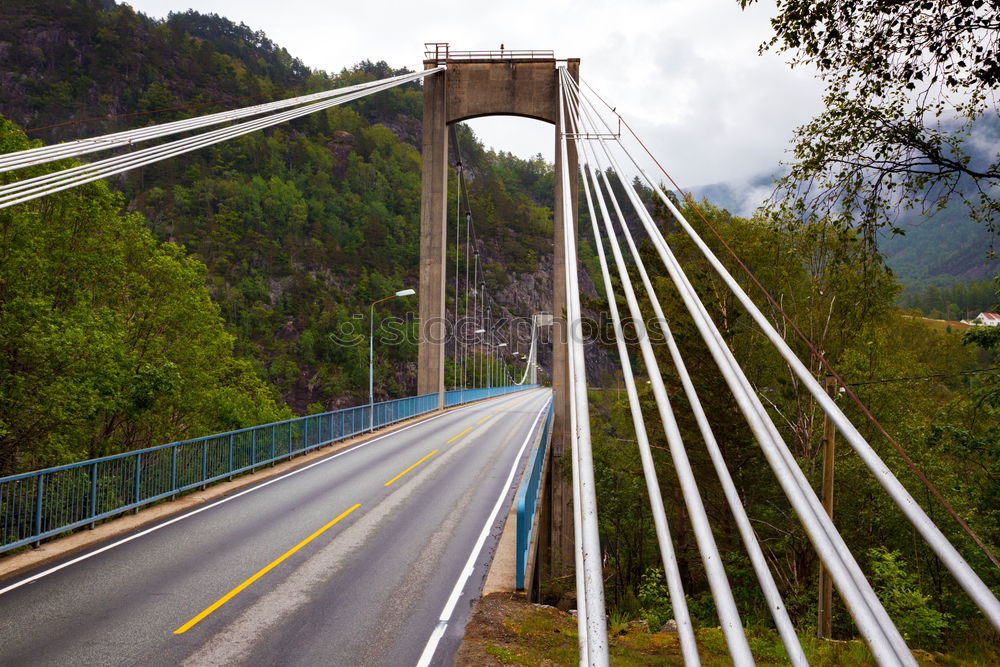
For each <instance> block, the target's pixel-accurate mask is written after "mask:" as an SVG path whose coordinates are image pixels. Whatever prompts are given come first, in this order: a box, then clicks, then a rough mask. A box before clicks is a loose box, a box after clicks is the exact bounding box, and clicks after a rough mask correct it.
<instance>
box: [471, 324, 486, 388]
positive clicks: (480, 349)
mask: <svg viewBox="0 0 1000 667" xmlns="http://www.w3.org/2000/svg"><path fill="white" fill-rule="evenodd" d="M474 333H475V334H476V335H477V336H478V335H480V334H484V333H486V329H476V330H475V332H474ZM482 357H483V346H482V345H480V346H479V358H480V361H482ZM473 361H475V360H473ZM476 367H477V368H478V369H479V382H480V383H482V381H483V366H482V364H481V363H480V364H476Z"/></svg>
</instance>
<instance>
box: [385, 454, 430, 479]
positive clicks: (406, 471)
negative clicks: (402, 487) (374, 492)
mask: <svg viewBox="0 0 1000 667" xmlns="http://www.w3.org/2000/svg"><path fill="white" fill-rule="evenodd" d="M437 453H438V450H436V449H435V450H434V451H433V452H431V453H430V454H428V455H427V456H425V457H424V458H422V459H420V460H419V461H417V462H416V463H414V464H413V465H411V466H410V467H409V468H407V469H406V470H404V471H403V472H401V473H399V474H398V475H396V476H395V477H393V478H392V479H390V480H389V481H388V482H386V483H385V484H383V485H382V486H389V485H390V484H392V483H393V482H395V481H396V480H397V479H399V478H400V477H402V476H403V475H405V474H406V473H408V472H410V471H411V470H413V469H414V468H416V467H417V466H418V465H420V464H421V463H423V462H424V461H426V460H427V459H429V458H430V457H432V456H434V455H435V454H437Z"/></svg>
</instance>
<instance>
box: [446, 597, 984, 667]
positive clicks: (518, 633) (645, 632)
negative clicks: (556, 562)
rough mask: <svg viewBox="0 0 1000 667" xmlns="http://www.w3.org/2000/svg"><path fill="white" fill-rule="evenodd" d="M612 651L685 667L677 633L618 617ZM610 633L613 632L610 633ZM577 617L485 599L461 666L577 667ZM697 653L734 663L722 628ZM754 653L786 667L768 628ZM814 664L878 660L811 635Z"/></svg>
mask: <svg viewBox="0 0 1000 667" xmlns="http://www.w3.org/2000/svg"><path fill="white" fill-rule="evenodd" d="M616 621H617V622H616V623H615V630H616V631H615V632H612V633H610V637H609V638H608V641H609V644H608V649H609V652H610V654H611V663H612V664H613V665H615V666H616V667H619V666H624V667H646V666H651V665H681V664H683V658H682V656H681V649H680V641H679V639H678V636H677V635H676V634H672V633H660V632H649V629H648V628H647V627H646V626H645V625H642V624H637V623H626V622H624V621H622V620H621V619H616ZM609 629H610V628H609ZM577 637H578V635H577V625H576V618H575V617H573V616H572V615H570V614H567V613H564V612H561V611H559V610H557V609H555V608H553V607H548V606H544V605H535V604H531V603H529V602H527V601H526V600H525V599H524V597H523V596H520V595H515V594H511V593H494V594H492V595H488V596H487V597H486V598H484V599H482V600H480V601H479V602H478V603H477V605H476V610H475V612H474V613H473V616H472V620H471V621H470V622H469V625H468V627H467V628H466V638H465V640H464V641H463V642H462V646H461V648H460V649H459V652H458V655H457V656H456V659H455V664H456V665H459V666H466V667H472V666H475V667H485V666H490V665H493V666H497V665H541V664H545V665H567V666H571V665H576V664H577ZM696 637H697V641H698V652H699V654H700V655H701V660H702V664H704V665H706V667H714V666H716V665H718V666H719V667H721V666H723V665H731V664H732V658H730V657H729V651H728V650H727V647H726V638H725V636H724V635H723V633H722V630H720V629H718V628H703V629H699V630H697V631H696ZM747 639H748V641H749V642H750V650H751V651H752V652H753V655H754V658H755V659H756V661H757V663H758V664H760V665H786V664H788V660H787V658H786V657H785V649H784V646H783V645H782V644H781V639H780V637H779V636H778V633H777V632H775V631H774V630H771V629H768V628H752V629H749V630H747ZM800 640H801V642H802V646H803V649H804V650H805V653H806V657H807V659H808V660H809V664H811V665H815V666H816V667H833V666H841V665H842V666H847V665H851V666H854V665H859V666H865V665H871V666H872V667H874V665H875V664H876V663H875V660H874V658H872V655H871V652H870V651H869V650H868V647H867V646H866V645H865V644H864V642H862V641H860V640H854V641H828V640H821V639H817V638H816V637H813V636H811V635H803V636H801V637H800ZM914 657H915V658H916V659H917V662H919V663H920V664H921V665H940V666H942V667H952V666H955V667H957V666H958V665H975V666H980V665H982V666H983V667H985V666H986V665H997V664H1000V648H998V647H996V646H993V645H992V643H990V642H989V641H988V640H984V641H980V642H970V643H969V644H968V645H966V646H963V647H962V648H961V649H957V650H956V651H953V652H952V653H951V654H949V655H945V654H942V653H929V652H926V651H914Z"/></svg>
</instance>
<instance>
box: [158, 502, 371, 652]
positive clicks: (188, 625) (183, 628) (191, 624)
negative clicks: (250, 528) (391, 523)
mask: <svg viewBox="0 0 1000 667" xmlns="http://www.w3.org/2000/svg"><path fill="white" fill-rule="evenodd" d="M359 507H361V505H360V504H357V505H354V506H353V507H351V508H350V509H348V510H346V511H345V512H343V513H342V514H340V515H339V516H338V517H337V518H335V519H333V520H332V521H330V522H329V523H328V524H326V525H325V526H323V527H322V528H320V529H319V530H317V531H316V532H315V533H313V534H312V535H310V536H309V537H307V538H306V539H304V540H302V541H301V542H299V543H298V544H296V545H295V546H294V547H292V548H291V549H289V550H288V551H286V552H285V553H283V554H282V555H281V556H279V557H278V558H276V559H275V560H273V561H271V562H270V563H268V564H267V565H266V566H264V567H263V568H262V569H260V570H259V571H258V572H257V573H256V574H255V575H253V576H252V577H250V578H249V579H247V580H246V581H244V582H243V583H242V584H240V585H239V586H237V587H236V588H234V589H233V590H231V591H229V592H228V593H226V594H225V595H223V596H222V597H221V598H219V599H218V600H216V601H215V602H213V603H212V604H211V605H209V607H208V608H206V609H205V611H203V612H201V613H200V614H198V615H197V616H195V617H194V618H192V619H191V620H190V621H188V622H187V623H185V624H184V625H182V626H181V627H179V628H177V629H176V630H174V634H175V635H180V634H184V633H185V632H187V631H188V630H190V629H191V628H193V627H194V626H196V625H197V624H198V623H200V622H201V621H202V620H204V619H205V617H206V616H208V615H209V614H211V613H212V612H213V611H215V610H216V609H218V608H219V607H221V606H222V605H224V604H226V603H227V602H229V601H230V600H232V599H233V598H234V597H236V596H237V595H238V594H239V593H240V591H242V590H243V589H244V588H246V587H247V586H249V585H250V584H252V583H253V582H255V581H257V580H258V579H260V578H261V577H263V576H264V575H265V574H267V573H268V572H270V571H271V570H273V569H274V568H276V567H277V566H278V565H279V564H281V562H282V561H284V560H285V559H286V558H288V557H289V556H291V555H292V554H294V553H295V552H296V551H298V550H299V549H301V548H302V547H304V546H305V545H307V544H309V543H310V542H312V541H313V540H315V539H316V538H317V537H319V536H320V535H322V534H323V533H325V532H326V531H327V530H328V529H329V528H331V527H333V526H334V525H335V524H336V523H337V522H338V521H340V520H341V519H343V518H344V517H345V516H347V515H348V514H350V513H351V512H353V511H354V510H356V509H358V508H359Z"/></svg>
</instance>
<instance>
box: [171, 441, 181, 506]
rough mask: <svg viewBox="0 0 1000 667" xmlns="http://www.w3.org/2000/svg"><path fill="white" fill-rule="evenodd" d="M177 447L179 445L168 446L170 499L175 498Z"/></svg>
mask: <svg viewBox="0 0 1000 667" xmlns="http://www.w3.org/2000/svg"><path fill="white" fill-rule="evenodd" d="M177 447H179V445H174V446H173V447H171V448H170V490H171V491H173V493H171V494H170V499H171V500H175V499H176V498H177Z"/></svg>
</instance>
